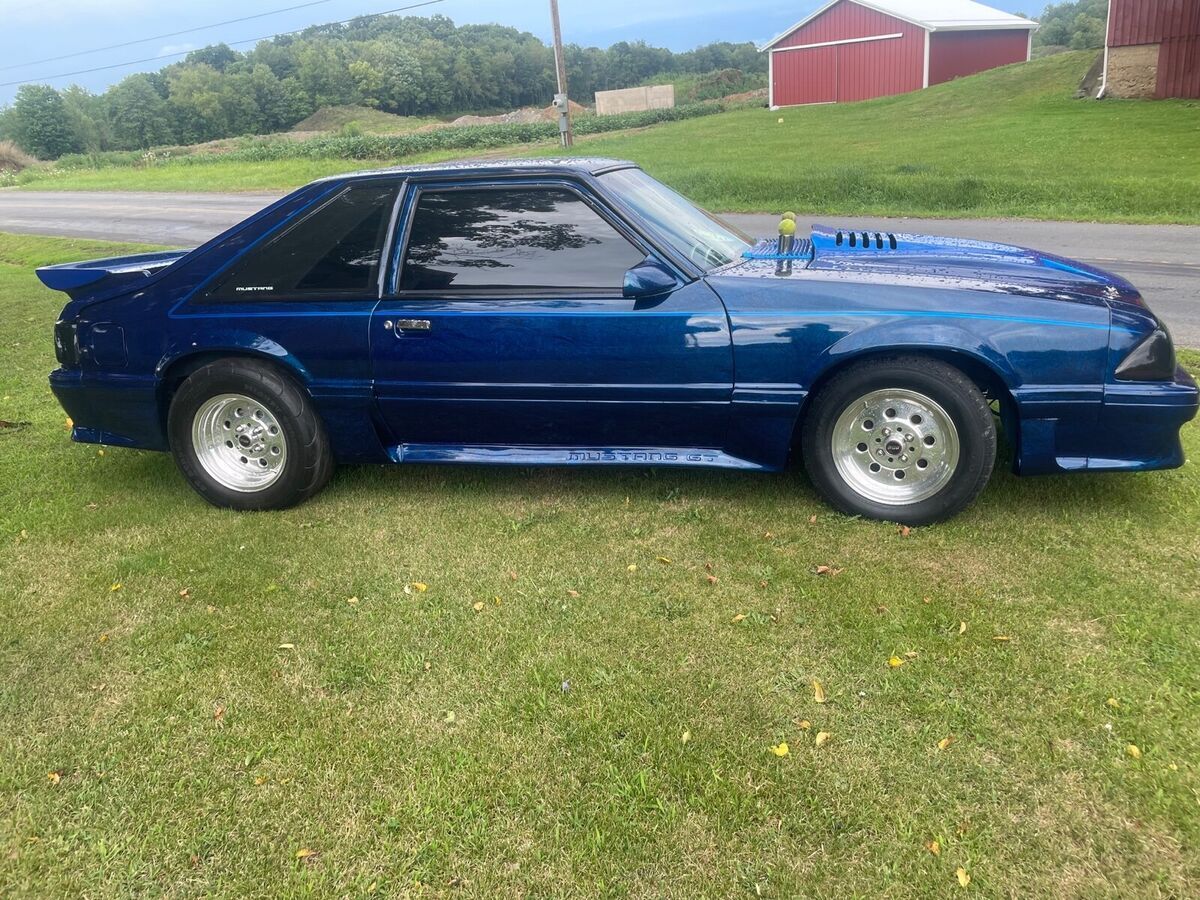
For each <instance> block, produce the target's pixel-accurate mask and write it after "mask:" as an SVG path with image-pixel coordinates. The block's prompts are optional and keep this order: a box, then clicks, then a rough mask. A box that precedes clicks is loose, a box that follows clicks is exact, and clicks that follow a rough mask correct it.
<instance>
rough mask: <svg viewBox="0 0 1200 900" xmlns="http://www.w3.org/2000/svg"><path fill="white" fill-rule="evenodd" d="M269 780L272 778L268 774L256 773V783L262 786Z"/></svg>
mask: <svg viewBox="0 0 1200 900" xmlns="http://www.w3.org/2000/svg"><path fill="white" fill-rule="evenodd" d="M268 781H270V779H269V778H268V777H267V776H266V775H255V776H254V783H255V784H256V785H258V786H259V787H262V786H263V785H264V784H266V783H267V782H268Z"/></svg>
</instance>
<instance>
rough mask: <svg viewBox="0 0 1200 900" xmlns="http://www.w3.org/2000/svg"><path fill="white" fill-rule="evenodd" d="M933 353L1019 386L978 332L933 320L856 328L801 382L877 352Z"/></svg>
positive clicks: (999, 354)
mask: <svg viewBox="0 0 1200 900" xmlns="http://www.w3.org/2000/svg"><path fill="white" fill-rule="evenodd" d="M929 351H934V352H936V353H937V354H938V355H939V356H942V357H943V358H947V357H949V358H952V357H955V356H957V357H966V358H968V359H970V360H972V361H973V362H974V363H975V364H977V365H982V366H984V367H986V368H987V369H988V370H989V371H990V372H991V373H992V374H993V375H994V376H996V377H997V378H998V379H999V380H1000V381H1001V382H1003V384H1004V386H1005V387H1007V388H1008V389H1009V390H1012V389H1014V388H1016V387H1018V386H1019V385H1020V384H1021V383H1022V379H1021V376H1020V375H1019V374H1018V373H1017V371H1016V370H1015V369H1014V368H1013V365H1012V362H1011V360H1009V358H1008V356H1007V355H1006V354H1005V353H1004V352H1003V351H1001V350H1000V349H999V348H998V347H996V346H994V345H993V344H992V343H991V342H989V341H988V340H986V339H985V338H984V337H983V336H981V335H980V334H979V333H978V332H975V331H972V330H970V329H968V328H966V327H964V326H963V325H962V324H960V323H958V322H954V321H951V320H945V319H938V318H936V317H920V318H906V319H902V320H899V321H897V320H896V319H890V318H889V319H885V320H883V321H879V322H876V323H874V324H872V325H869V326H867V327H865V328H860V329H856V330H854V331H851V332H849V333H848V334H846V335H844V336H843V337H841V338H839V339H838V340H837V341H835V342H834V343H832V344H830V345H829V346H828V347H826V348H825V350H824V351H823V352H822V353H820V354H819V355H818V356H817V357H816V358H815V359H814V360H813V362H812V366H811V369H810V371H808V372H805V373H804V378H803V380H802V383H804V384H806V385H810V386H811V385H813V384H815V383H816V382H817V381H819V380H820V379H821V378H822V377H824V376H825V375H827V374H828V373H829V372H830V371H832V370H833V369H834V368H836V367H839V366H842V365H844V364H846V363H847V362H849V361H851V360H853V359H855V358H858V357H862V356H867V355H875V354H880V353H888V354H893V355H894V354H897V353H905V352H914V353H920V352H929Z"/></svg>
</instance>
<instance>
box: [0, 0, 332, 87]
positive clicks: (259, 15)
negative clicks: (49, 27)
mask: <svg viewBox="0 0 1200 900" xmlns="http://www.w3.org/2000/svg"><path fill="white" fill-rule="evenodd" d="M330 2H331V0H311V2H309V3H301V4H299V5H298V6H286V7H284V8H283V9H273V10H271V11H270V12H263V13H255V14H254V15H252V16H242V17H241V18H240V19H226V20H225V21H224V22H213V23H212V24H211V25H197V26H196V27H195V28H185V29H183V30H182V31H169V32H167V33H166V34H156V35H154V36H153V37H146V38H138V39H137V40H136V41H124V42H122V43H120V44H109V45H108V46H107V47H96V48H95V49H93V50H79V51H77V52H75V53H64V54H63V55H62V56H48V57H46V58H45V59H31V60H29V62H22V63H12V64H11V65H7V66H0V72H7V71H8V70H9V69H23V68H24V67H25V66H40V65H41V64H42V63H48V62H58V61H59V60H60V59H72V58H74V57H76V56H88V55H89V54H92V53H103V52H104V51H105V50H119V49H121V48H122V47H132V46H133V45H134V44H148V43H150V41H161V40H163V39H165V38H172V37H179V36H180V35H181V34H192V33H194V32H197V31H206V30H208V29H209V28H220V27H221V26H222V25H236V24H237V23H238V22H249V21H250V20H251V19H262V18H265V17H266V16H275V15H278V14H279V13H285V12H291V11H292V10H296V9H305V8H306V7H309V6H320V5H321V4H322V3H330Z"/></svg>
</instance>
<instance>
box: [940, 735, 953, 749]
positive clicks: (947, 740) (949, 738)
mask: <svg viewBox="0 0 1200 900" xmlns="http://www.w3.org/2000/svg"><path fill="white" fill-rule="evenodd" d="M953 743H954V735H952V734H948V735H946V736H945V737H944V738H942V739H941V740H940V741H938V742H937V748H938V749H939V750H945V749H946V748H947V747H949V746H950V745H951V744H953Z"/></svg>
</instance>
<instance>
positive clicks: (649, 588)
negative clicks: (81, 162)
mask: <svg viewBox="0 0 1200 900" xmlns="http://www.w3.org/2000/svg"><path fill="white" fill-rule="evenodd" d="M129 249H132V248H129V247H123V246H118V245H113V244H103V243H98V242H88V241H69V240H55V239H48V238H34V237H14V236H4V237H0V323H2V324H0V353H3V359H4V365H3V366H0V398H2V399H0V419H4V420H7V421H9V422H17V423H20V422H26V423H28V424H26V425H23V426H21V427H18V428H8V427H5V428H2V429H0V572H2V573H3V577H2V578H0V633H2V634H3V635H4V638H3V642H2V644H0V758H2V759H3V760H4V765H3V766H0V805H2V807H3V815H2V816H0V885H2V886H3V890H2V892H3V894H4V895H5V896H7V897H17V896H30V897H34V896H36V897H46V896H90V897H101V896H114V897H116V896H121V897H124V896H130V895H142V896H144V895H163V894H165V895H170V896H224V897H241V896H267V895H281V894H282V895H298V896H359V895H363V894H366V893H368V892H370V891H371V890H372V885H374V886H375V892H376V893H377V894H378V895H380V896H409V895H414V896H425V895H438V896H440V895H460V894H461V895H466V896H478V897H495V896H513V897H515V896H527V895H541V896H546V895H552V896H588V897H591V896H597V895H601V896H614V897H615V896H674V897H686V898H693V897H704V896H707V897H729V896H750V897H755V896H765V897H792V896H799V895H804V896H827V897H849V896H881V895H885V896H910V895H917V896H952V895H953V896H957V895H959V894H960V889H959V887H958V884H957V881H956V879H955V869H956V868H957V867H959V866H962V867H964V868H965V869H966V870H967V871H968V872H969V873H970V876H971V884H970V893H974V894H980V895H984V896H1133V895H1140V896H1185V895H1188V894H1190V893H1191V892H1192V890H1193V888H1189V887H1188V885H1189V884H1191V885H1195V884H1196V883H1197V879H1200V852H1198V851H1197V846H1198V844H1197V842H1198V841H1200V817H1198V816H1197V815H1196V797H1197V794H1198V792H1200V772H1198V770H1197V766H1198V764H1200V702H1198V700H1200V659H1198V657H1197V654H1196V647H1197V646H1198V643H1200V616H1198V615H1197V611H1198V610H1197V604H1198V602H1200V577H1198V576H1200V529H1197V527H1196V511H1197V508H1198V504H1200V472H1198V471H1197V468H1196V465H1195V464H1194V463H1190V464H1188V465H1187V466H1185V467H1184V468H1183V469H1180V470H1176V471H1172V472H1162V473H1148V474H1144V475H1132V476H1130V475H1125V476H1120V475H1091V476H1075V477H1061V478H1041V479H1036V478H1035V479H1017V478H1015V477H1013V476H1011V475H1009V474H1007V473H1006V472H1004V471H997V473H996V475H995V476H994V478H993V480H992V484H991V485H990V487H989V488H988V490H987V491H986V492H985V493H984V495H983V497H982V498H981V500H980V502H979V503H978V504H977V505H976V506H974V507H973V508H972V509H971V510H969V511H968V512H967V513H965V514H964V515H962V516H961V517H960V518H958V519H956V520H955V521H954V522H951V523H949V524H946V525H942V526H938V527H932V528H922V529H915V530H913V531H912V533H911V534H910V535H908V536H904V535H902V534H901V533H900V531H899V530H898V529H897V528H895V527H894V526H889V525H885V524H880V523H871V522H865V521H858V520H851V519H847V518H844V517H841V516H838V515H835V514H833V513H831V512H830V511H829V510H828V509H826V508H825V507H824V506H822V505H821V504H820V503H819V502H818V501H817V499H816V498H815V497H814V495H813V493H812V491H811V490H810V488H809V487H808V485H807V482H806V481H805V479H804V478H803V476H802V475H798V474H785V475H750V474H746V473H724V472H667V471H658V472H648V471H647V472H635V471H624V472H614V471H604V470H591V471H582V470H553V469H550V470H524V469H516V470H514V469H486V468H473V467H469V468H434V467H412V468H404V467H387V468H385V467H360V468H347V469H343V470H341V471H340V472H339V473H338V474H337V475H336V476H335V478H334V480H333V482H332V483H331V485H330V486H329V488H328V489H327V490H326V491H325V492H324V493H322V494H321V495H320V496H319V497H317V498H316V499H315V500H313V501H312V502H310V503H308V504H307V505H305V506H303V507H300V508H298V509H295V510H291V511H288V512H283V513H272V514H259V515H249V514H247V515H238V514H233V513H229V512H222V511H218V510H215V509H212V508H210V507H208V506H206V505H204V504H203V503H202V502H201V501H200V500H199V499H198V498H197V497H196V496H195V495H193V494H192V493H191V492H190V491H189V489H188V488H187V487H186V486H185V485H184V483H183V481H182V480H181V478H180V477H179V475H178V474H177V473H176V472H175V469H174V467H173V465H172V463H171V460H170V458H169V457H167V456H164V455H159V454H152V453H142V452H134V451H122V450H115V449H107V450H105V451H104V452H103V453H101V451H100V450H99V449H98V448H96V447H92V446H81V445H73V444H71V443H70V442H69V440H68V438H67V430H66V426H65V424H64V418H63V413H62V412H61V410H60V409H59V407H58V406H57V404H56V403H55V401H54V399H53V397H52V396H51V394H50V392H49V390H48V388H47V386H46V380H45V377H46V373H47V371H48V370H49V369H50V368H51V367H52V366H53V354H52V349H51V341H50V330H51V325H52V323H53V321H54V319H55V315H56V313H57V312H58V310H59V308H60V305H61V303H62V297H61V295H58V294H52V293H51V292H49V291H47V290H44V289H42V288H40V287H39V286H38V284H37V282H36V281H35V279H34V276H33V274H32V271H31V268H32V267H33V266H34V265H37V264H41V263H45V262H51V261H60V260H66V259H76V258H82V257H88V256H102V255H108V254H112V253H118V252H123V251H125V250H129ZM1184 359H1185V361H1186V362H1187V363H1188V364H1190V365H1191V366H1192V367H1193V368H1197V367H1200V354H1195V353H1189V354H1185V355H1184ZM1184 438H1185V443H1186V446H1187V449H1188V451H1189V452H1190V454H1191V456H1192V457H1193V458H1195V457H1196V456H1197V454H1198V453H1200V426H1197V424H1195V423H1193V424H1191V425H1189V426H1188V427H1187V428H1186V429H1185V435H1184ZM813 516H815V517H816V518H815V521H813V520H811V519H810V517H813ZM660 557H662V558H666V559H669V560H670V562H664V561H660V559H659V558H660ZM818 564H827V565H832V566H836V567H838V568H840V569H842V570H843V571H841V573H840V574H838V575H837V576H836V577H832V578H831V577H819V576H817V575H815V574H814V567H815V566H816V565H818ZM630 566H636V567H637V568H636V569H635V570H631V569H630V568H629V567H630ZM709 574H712V575H713V576H715V577H716V578H717V579H718V580H717V583H716V584H709V583H708V581H707V576H708V575H709ZM418 581H419V582H424V583H426V584H428V591H427V592H424V593H420V592H413V593H407V592H406V591H405V590H404V587H405V585H406V584H410V583H412V582H418ZM117 585H119V588H117V587H116V586H117ZM184 591H186V594H184V593H181V592H184ZM496 597H499V598H501V599H500V601H499V602H497V601H496V600H494V599H493V598H496ZM351 598H357V601H356V602H353V603H351V602H350V599H351ZM925 598H928V602H925ZM476 603H481V604H482V607H481V610H482V611H480V612H476V611H475V610H474V608H473V606H474V604H476ZM737 616H745V618H744V619H741V620H739V621H737V622H734V621H733V620H734V619H735V617H737ZM960 622H966V623H967V629H966V631H965V633H962V634H960V624H959V623H960ZM996 636H1006V637H1009V638H1010V639H1011V640H1009V641H1005V642H1001V641H997V640H995V637H996ZM909 652H911V653H915V654H916V656H915V657H914V658H912V659H909V660H907V661H906V662H905V664H904V665H903V666H902V667H900V668H898V669H891V668H889V667H888V664H887V660H888V658H889V657H891V656H892V655H898V656H900V657H901V658H904V656H905V654H906V653H909ZM813 679H819V680H821V681H822V682H823V683H824V685H825V687H826V690H827V691H828V695H829V701H828V702H827V703H825V704H824V705H819V704H817V703H815V702H814V701H813V691H812V688H811V686H810V685H811V682H812V680H813ZM564 682H569V690H566V691H564V689H563V684H564ZM1110 697H1112V698H1116V701H1117V705H1116V706H1115V708H1114V707H1110V706H1108V705H1106V701H1107V700H1108V698H1110ZM451 713H453V717H452V720H451V716H450V714H451ZM802 721H808V722H811V727H810V728H808V729H805V728H803V726H802V725H801V724H800V723H801V722H802ZM819 731H827V732H829V734H830V735H831V737H830V738H829V740H828V742H827V743H825V744H824V746H822V747H820V748H818V747H816V746H815V745H814V735H815V734H816V733H817V732H819ZM685 733H687V734H688V735H689V737H690V739H689V740H688V741H687V742H686V743H685V742H684V741H683V740H682V736H683V735H684V734H685ZM949 735H954V737H955V740H954V742H953V743H952V744H951V745H950V746H949V747H948V748H947V749H945V750H941V751H939V750H938V749H937V743H938V741H939V740H941V739H943V738H945V737H947V736H949ZM780 741H786V742H787V743H788V744H789V746H790V748H791V751H790V755H788V756H787V757H785V758H777V757H776V756H774V755H772V753H770V752H769V749H768V748H770V747H772V746H774V745H777V744H778V743H779V742H780ZM1128 744H1136V745H1137V746H1138V747H1139V748H1140V749H1141V754H1142V755H1141V758H1140V759H1136V760H1135V759H1133V758H1131V757H1130V756H1129V755H1127V751H1126V746H1127V745H1128ZM48 773H57V777H58V779H59V780H58V783H57V784H54V783H52V780H51V779H50V778H49V777H48ZM931 840H937V841H938V842H939V843H940V846H941V854H940V856H937V857H935V856H933V855H931V854H930V853H929V852H927V851H926V850H925V849H924V848H923V845H924V844H925V842H927V841H931ZM302 848H309V849H312V850H315V851H317V853H318V855H316V856H315V857H311V858H310V860H309V861H308V862H302V861H298V860H297V858H296V853H297V851H298V850H300V849H302Z"/></svg>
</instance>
